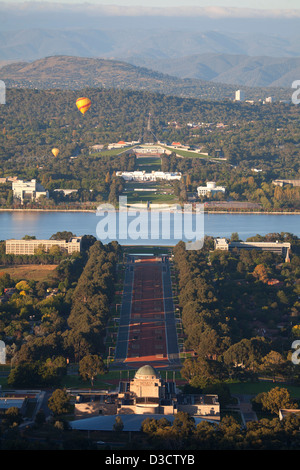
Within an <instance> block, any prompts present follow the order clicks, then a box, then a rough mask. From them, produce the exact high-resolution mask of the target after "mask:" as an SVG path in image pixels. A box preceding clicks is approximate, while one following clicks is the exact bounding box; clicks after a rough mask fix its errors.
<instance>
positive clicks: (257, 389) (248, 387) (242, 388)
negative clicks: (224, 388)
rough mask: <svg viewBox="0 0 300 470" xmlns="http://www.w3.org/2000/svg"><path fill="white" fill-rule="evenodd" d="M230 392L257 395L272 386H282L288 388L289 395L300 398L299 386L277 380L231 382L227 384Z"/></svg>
mask: <svg viewBox="0 0 300 470" xmlns="http://www.w3.org/2000/svg"><path fill="white" fill-rule="evenodd" d="M228 386H229V389H230V393H231V394H245V395H258V394H259V393H263V392H268V391H269V390H271V389H272V388H275V387H282V388H286V389H287V390H289V392H290V395H291V397H292V398H294V399H299V398H300V387H297V386H293V385H287V384H285V383H277V382H253V383H251V382H250V383H249V382H246V383H233V384H229V385H228Z"/></svg>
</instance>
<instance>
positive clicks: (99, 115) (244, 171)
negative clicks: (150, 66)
mask: <svg viewBox="0 0 300 470" xmlns="http://www.w3.org/2000/svg"><path fill="white" fill-rule="evenodd" d="M81 94H82V95H83V96H84V95H88V96H89V97H90V98H91V100H92V107H91V109H90V110H89V112H88V113H87V114H85V115H84V116H82V115H81V114H80V113H79V112H78V110H77V108H76V105H75V102H76V97H77V95H78V93H76V92H75V91H70V90H69V91H68V90H44V91H42V90H40V91H38V90H26V89H18V90H17V89H9V90H8V91H7V95H8V96H7V104H6V105H5V107H3V113H2V115H1V118H0V177H3V176H18V177H19V178H20V179H22V178H23V179H32V178H36V179H37V180H38V181H39V182H41V183H42V184H43V185H44V186H45V188H46V189H48V190H49V191H50V192H51V200H50V201H48V202H47V204H48V205H49V204H50V206H51V203H52V204H57V203H61V204H62V203H67V204H70V203H73V204H75V203H77V204H79V203H80V204H87V205H88V204H89V203H91V202H96V201H103V200H107V199H108V196H109V192H110V189H111V187H110V182H107V181H106V176H107V173H109V174H110V177H112V175H113V173H114V171H117V170H131V169H133V167H134V157H133V156H132V155H130V154H123V155H115V154H108V155H106V156H105V153H103V154H101V153H100V154H91V153H90V147H91V146H92V145H94V144H97V143H100V144H103V145H104V146H107V144H108V143H112V142H118V141H119V140H120V139H122V140H125V141H133V140H135V141H137V140H139V139H140V138H141V137H142V136H143V133H144V130H145V128H146V126H147V119H148V115H149V112H151V116H152V118H151V119H152V130H153V133H154V134H155V135H156V138H157V139H158V140H160V141H162V142H166V143H172V142H174V141H176V142H178V141H179V142H182V143H183V144H186V145H190V146H191V148H193V147H194V146H198V147H199V146H200V147H201V148H202V150H203V151H204V152H207V153H208V154H209V155H211V156H217V155H221V156H224V157H225V158H227V161H226V162H225V161H222V162H215V163H214V162H210V161H205V160H202V159H198V158H177V159H176V158H172V157H171V158H169V159H166V158H165V159H164V160H163V170H164V171H165V170H166V169H170V170H178V171H183V172H184V173H186V174H189V176H190V177H193V178H192V189H195V187H196V185H198V184H201V183H203V182H205V181H207V180H208V179H209V180H215V181H218V182H220V183H224V184H225V185H226V186H227V187H228V194H229V196H230V198H231V199H233V200H235V199H236V198H237V197H238V198H240V197H242V200H250V201H253V202H259V203H261V204H262V205H263V208H264V209H266V210H268V209H269V208H270V207H271V208H274V209H276V208H281V207H284V208H287V209H288V208H289V207H290V206H291V205H292V204H293V201H296V202H297V203H299V190H298V189H297V188H292V187H290V186H289V187H287V188H283V189H281V188H275V187H273V186H272V185H271V182H272V179H275V178H285V179H288V178H292V179H295V178H299V114H298V112H297V111H298V110H297V107H296V106H294V105H287V104H283V103H276V104H273V105H271V106H268V105H267V106H266V105H262V104H255V105H250V104H248V103H239V104H237V103H233V102H231V101H226V100H225V101H220V102H210V101H202V100H197V99H184V98H179V97H172V96H164V95H160V94H155V93H149V92H137V91H129V90H104V89H85V90H81ZM174 122H175V123H176V125H173V124H172V123H174ZM191 123H195V124H196V126H193V125H191ZM219 123H221V124H222V125H218V124H219ZM198 124H199V125H198ZM206 124H207V125H206ZM208 124H209V125H208ZM53 147H58V148H59V149H60V153H59V155H58V157H57V158H54V157H53V155H52V153H51V149H52V148H53ZM71 157H72V158H71ZM253 167H254V168H259V169H262V170H263V173H261V174H253V172H251V168H253ZM60 188H63V189H76V190H77V192H76V193H75V192H74V193H72V194H71V195H68V196H63V195H62V194H61V193H55V192H54V189H60ZM112 197H113V195H112ZM0 203H1V205H2V206H3V207H6V206H11V204H12V193H11V185H9V184H7V183H6V184H4V185H3V186H2V185H0ZM44 203H46V202H45V201H44ZM293 208H294V206H293Z"/></svg>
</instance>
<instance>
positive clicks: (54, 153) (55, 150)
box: [52, 148, 59, 157]
mask: <svg viewBox="0 0 300 470" xmlns="http://www.w3.org/2000/svg"><path fill="white" fill-rule="evenodd" d="M52 153H53V155H54V156H55V157H57V155H58V154H59V149H57V148H54V149H52Z"/></svg>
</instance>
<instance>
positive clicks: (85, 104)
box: [76, 98, 92, 114]
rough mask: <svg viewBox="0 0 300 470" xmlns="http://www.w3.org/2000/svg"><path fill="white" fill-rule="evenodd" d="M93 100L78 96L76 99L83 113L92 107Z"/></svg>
mask: <svg viewBox="0 0 300 470" xmlns="http://www.w3.org/2000/svg"><path fill="white" fill-rule="evenodd" d="M91 104H92V102H91V100H90V99H89V98H78V99H77V100H76V106H77V108H78V109H79V111H80V112H81V113H82V114H85V113H86V112H87V110H88V109H89V108H90V106H91Z"/></svg>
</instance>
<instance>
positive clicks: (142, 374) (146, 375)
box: [135, 365, 158, 379]
mask: <svg viewBox="0 0 300 470" xmlns="http://www.w3.org/2000/svg"><path fill="white" fill-rule="evenodd" d="M135 378H136V379H150V378H151V379H154V378H158V373H157V372H156V370H155V369H154V367H152V366H149V365H145V366H142V367H140V368H139V369H138V370H137V371H136V374H135Z"/></svg>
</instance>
